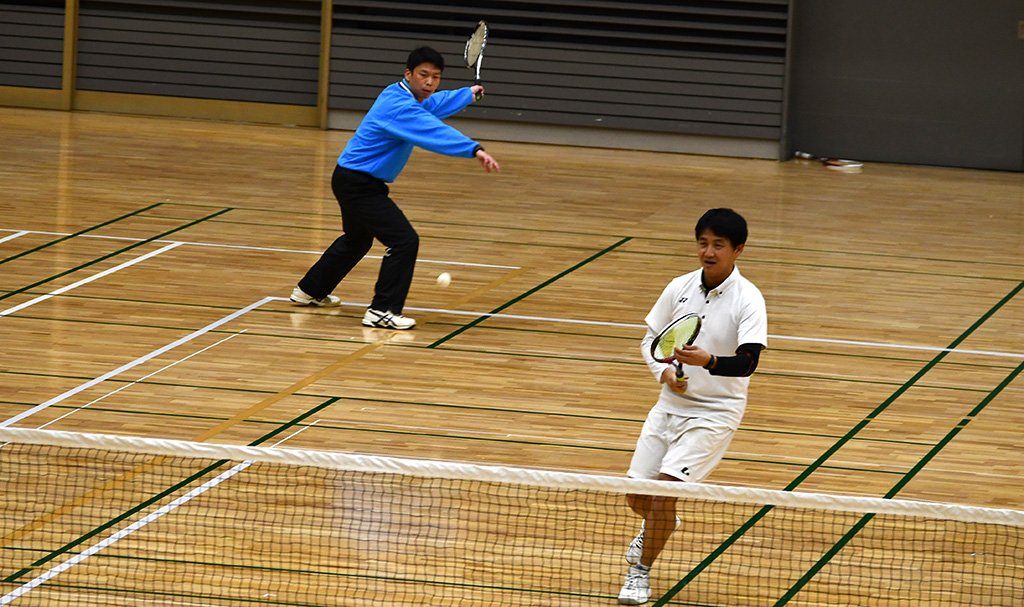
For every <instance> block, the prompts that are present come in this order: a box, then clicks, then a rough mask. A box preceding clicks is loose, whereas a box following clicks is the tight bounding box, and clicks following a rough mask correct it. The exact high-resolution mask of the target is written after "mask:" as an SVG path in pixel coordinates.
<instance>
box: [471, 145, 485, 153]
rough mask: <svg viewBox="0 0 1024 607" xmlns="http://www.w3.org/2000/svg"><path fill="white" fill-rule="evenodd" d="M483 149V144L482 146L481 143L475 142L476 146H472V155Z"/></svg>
mask: <svg viewBox="0 0 1024 607" xmlns="http://www.w3.org/2000/svg"><path fill="white" fill-rule="evenodd" d="M483 151H485V150H484V146H482V145H480V144H479V143H478V144H476V147H475V148H473V155H474V156H476V153H477V152H483Z"/></svg>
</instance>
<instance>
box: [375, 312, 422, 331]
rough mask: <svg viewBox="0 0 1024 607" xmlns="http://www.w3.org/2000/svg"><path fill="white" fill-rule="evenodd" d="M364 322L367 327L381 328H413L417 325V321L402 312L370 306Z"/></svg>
mask: <svg viewBox="0 0 1024 607" xmlns="http://www.w3.org/2000/svg"><path fill="white" fill-rule="evenodd" d="M363 324H364V325H365V326H367V327H380V328H381V329H411V328H413V327H415V326H416V321H415V320H413V319H411V318H409V317H408V316H402V315H401V314H394V313H392V312H381V311H380V310H374V309H373V308H368V309H367V310H366V314H364V315H363Z"/></svg>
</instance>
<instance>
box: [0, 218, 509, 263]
mask: <svg viewBox="0 0 1024 607" xmlns="http://www.w3.org/2000/svg"><path fill="white" fill-rule="evenodd" d="M7 231H11V230H6V229H4V228H0V232H7ZM23 234H43V235H46V236H70V235H71V234H70V233H65V232H33V231H30V230H26V231H23V232H19V233H18V234H17V236H21V235H23ZM79 237H80V238H100V239H103V240H127V241H129V242H142V241H143V240H145V239H143V238H130V237H127V236H99V235H96V234H80V235H79ZM8 238H15V236H10V237H8ZM4 240H7V239H6V238H5V239H4ZM0 242H3V240H0ZM152 242H157V243H161V242H177V243H179V244H187V245H192V246H196V247H213V248H217V249H243V250H247V251H262V252H265V253H303V254H307V255H320V254H321V253H323V251H302V250H298V249H275V248H270V247H253V246H247V245H238V244H214V243H211V242H191V241H187V240H184V241H178V240H173V241H172V240H154V241H152ZM366 259H383V257H381V256H380V255H367V256H366ZM416 263H438V264H444V265H446V266H462V267H468V268H497V269H501V270H519V269H521V268H520V266H503V265H497V264H489V263H473V262H469V261H445V260H443V259H417V260H416Z"/></svg>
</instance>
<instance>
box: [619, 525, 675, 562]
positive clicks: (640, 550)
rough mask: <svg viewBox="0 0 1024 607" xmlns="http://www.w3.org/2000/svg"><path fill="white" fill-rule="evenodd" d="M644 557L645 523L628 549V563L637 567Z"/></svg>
mask: <svg viewBox="0 0 1024 607" xmlns="http://www.w3.org/2000/svg"><path fill="white" fill-rule="evenodd" d="M680 522H682V521H680V520H679V517H678V516H677V517H676V527H675V528H676V529H679V523H680ZM643 555H644V523H643V521H641V522H640V533H638V534H637V535H636V537H635V538H633V541H632V542H630V543H629V548H627V549H626V562H627V563H629V564H630V565H636V564H637V563H639V562H640V557H641V556H643Z"/></svg>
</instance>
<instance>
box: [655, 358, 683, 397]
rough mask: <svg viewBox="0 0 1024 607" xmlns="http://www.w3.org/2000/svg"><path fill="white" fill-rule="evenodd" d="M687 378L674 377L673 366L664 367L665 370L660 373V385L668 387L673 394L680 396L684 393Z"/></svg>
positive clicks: (674, 369) (674, 368) (674, 370)
mask: <svg viewBox="0 0 1024 607" xmlns="http://www.w3.org/2000/svg"><path fill="white" fill-rule="evenodd" d="M688 379H689V378H688V377H686V376H685V375H684V376H682V377H676V367H675V365H669V366H667V367H665V370H664V371H662V372H661V383H663V384H665V385H666V386H668V389H669V390H671V391H673V392H678V393H679V394H682V393H683V392H686V386H687V380H688Z"/></svg>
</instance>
